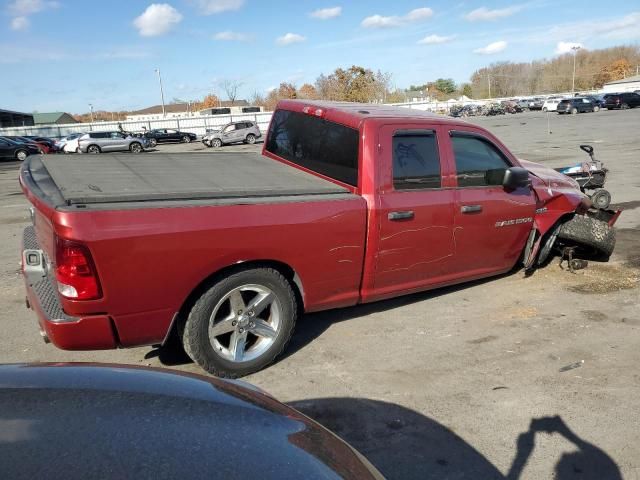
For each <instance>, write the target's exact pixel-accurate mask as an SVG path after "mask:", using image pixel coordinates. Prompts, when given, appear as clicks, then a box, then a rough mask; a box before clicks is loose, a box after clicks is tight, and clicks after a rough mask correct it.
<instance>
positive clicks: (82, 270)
mask: <svg viewBox="0 0 640 480" xmlns="http://www.w3.org/2000/svg"><path fill="white" fill-rule="evenodd" d="M55 271H56V280H57V282H58V291H59V292H60V294H61V295H62V296H63V297H66V298H71V299H74V300H95V299H96V298H100V297H101V296H102V290H101V289H100V282H99V281H98V274H97V271H96V267H95V265H94V263H93V260H92V258H91V254H90V253H89V250H88V249H87V247H85V246H84V245H81V244H79V243H76V242H71V241H69V240H65V239H62V238H56V269H55Z"/></svg>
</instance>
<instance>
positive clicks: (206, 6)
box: [196, 0, 244, 15]
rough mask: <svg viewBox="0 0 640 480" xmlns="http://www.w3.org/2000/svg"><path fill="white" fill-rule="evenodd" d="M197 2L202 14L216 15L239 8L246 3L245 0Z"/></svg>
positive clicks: (207, 0)
mask: <svg viewBox="0 0 640 480" xmlns="http://www.w3.org/2000/svg"><path fill="white" fill-rule="evenodd" d="M196 3H197V6H198V10H200V13H201V14H202V15H215V14H216V13H222V12H228V11H231V10H239V9H240V8H242V6H243V5H244V0H197V2H196Z"/></svg>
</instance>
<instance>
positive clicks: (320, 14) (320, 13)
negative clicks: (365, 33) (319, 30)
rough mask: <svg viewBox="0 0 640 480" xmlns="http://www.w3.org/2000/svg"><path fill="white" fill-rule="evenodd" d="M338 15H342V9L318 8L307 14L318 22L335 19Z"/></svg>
mask: <svg viewBox="0 0 640 480" xmlns="http://www.w3.org/2000/svg"><path fill="white" fill-rule="evenodd" d="M340 15H342V7H331V8H320V9H318V10H314V11H313V12H311V13H310V14H309V16H310V17H313V18H317V19H319V20H329V19H330V18H336V17H339V16H340Z"/></svg>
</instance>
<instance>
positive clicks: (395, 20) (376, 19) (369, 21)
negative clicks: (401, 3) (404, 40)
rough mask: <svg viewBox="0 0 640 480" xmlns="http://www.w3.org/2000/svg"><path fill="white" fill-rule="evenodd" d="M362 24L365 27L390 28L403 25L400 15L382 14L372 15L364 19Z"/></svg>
mask: <svg viewBox="0 0 640 480" xmlns="http://www.w3.org/2000/svg"><path fill="white" fill-rule="evenodd" d="M361 25H362V26H363V27H364V28H388V27H399V26H400V25H402V20H401V19H400V17H395V16H393V17H383V16H382V15H371V16H370V17H367V18H365V19H364V20H362V23H361Z"/></svg>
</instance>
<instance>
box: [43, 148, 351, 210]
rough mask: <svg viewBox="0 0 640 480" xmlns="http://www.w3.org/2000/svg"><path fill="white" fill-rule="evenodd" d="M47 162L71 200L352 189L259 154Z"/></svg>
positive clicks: (69, 202) (107, 157) (188, 197)
mask: <svg viewBox="0 0 640 480" xmlns="http://www.w3.org/2000/svg"><path fill="white" fill-rule="evenodd" d="M42 163H43V164H44V166H45V168H46V169H47V171H48V173H49V175H50V176H51V178H52V180H53V181H54V182H55V184H56V186H57V187H58V189H59V190H60V193H61V194H62V197H63V198H64V200H65V203H66V204H67V205H77V204H97V203H112V202H138V201H150V200H199V199H223V198H242V197H272V196H292V195H320V194H344V193H348V189H346V188H343V187H341V186H339V185H336V184H334V183H332V182H330V181H327V180H323V179H321V178H318V177H316V176H314V175H311V174H309V173H306V172H303V171H301V170H298V169H297V168H295V167H290V166H288V165H285V164H283V163H280V162H278V161H275V160H272V159H270V158H267V157H264V156H262V155H260V154H258V153H206V154H204V153H186V154H138V155H135V154H101V155H78V154H76V155H70V156H66V155H65V156H63V155H46V156H43V157H42Z"/></svg>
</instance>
